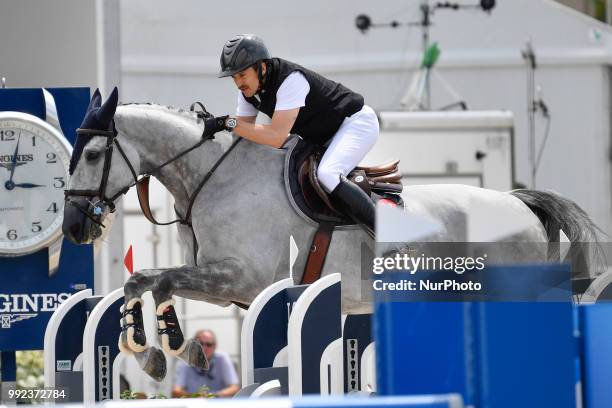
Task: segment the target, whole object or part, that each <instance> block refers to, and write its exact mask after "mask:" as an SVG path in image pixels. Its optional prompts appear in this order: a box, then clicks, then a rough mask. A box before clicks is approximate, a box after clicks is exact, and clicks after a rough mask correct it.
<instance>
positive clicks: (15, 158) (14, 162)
mask: <svg viewBox="0 0 612 408" xmlns="http://www.w3.org/2000/svg"><path fill="white" fill-rule="evenodd" d="M19 140H21V130H20V131H19V136H17V146H15V153H14V154H13V160H12V163H13V165H12V166H11V177H10V178H9V180H8V183H9V184H10V183H12V182H13V174H15V167H17V155H18V154H19Z"/></svg>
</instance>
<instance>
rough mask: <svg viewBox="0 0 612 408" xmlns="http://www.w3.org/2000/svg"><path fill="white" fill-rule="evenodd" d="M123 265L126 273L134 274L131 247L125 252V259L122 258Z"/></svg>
mask: <svg viewBox="0 0 612 408" xmlns="http://www.w3.org/2000/svg"><path fill="white" fill-rule="evenodd" d="M123 264H124V265H125V267H126V268H127V270H128V272H129V273H130V275H131V274H133V273H134V257H133V255H132V246H131V245H130V248H129V249H128V250H127V253H126V254H125V258H123Z"/></svg>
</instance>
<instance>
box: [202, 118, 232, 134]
mask: <svg viewBox="0 0 612 408" xmlns="http://www.w3.org/2000/svg"><path fill="white" fill-rule="evenodd" d="M228 117H229V115H225V116H217V117H216V118H213V117H210V118H207V119H204V134H203V136H204V137H207V138H208V137H212V136H213V135H214V134H215V133H217V132H220V131H222V130H228V129H227V127H226V126H225V120H226V119H227V118H228Z"/></svg>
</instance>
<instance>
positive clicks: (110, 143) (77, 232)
mask: <svg viewBox="0 0 612 408" xmlns="http://www.w3.org/2000/svg"><path fill="white" fill-rule="evenodd" d="M117 101H118V92H117V88H115V89H114V90H113V92H112V93H111V95H110V96H109V98H108V100H107V101H106V102H104V104H102V103H101V102H102V100H101V96H100V92H99V91H98V90H96V92H94V94H93V96H92V98H91V101H90V102H89V106H88V108H87V112H86V114H85V119H83V123H82V124H81V127H80V128H79V129H77V135H78V136H77V140H76V143H75V146H74V150H73V153H72V158H71V161H70V170H69V173H70V181H69V184H68V190H66V203H65V204H66V205H65V206H64V224H63V231H64V235H65V236H66V237H67V238H68V239H70V240H71V241H72V242H74V243H77V244H86V243H90V242H92V241H94V240H95V239H97V238H99V237H100V236H101V235H102V227H103V226H104V224H103V223H104V220H105V219H106V218H107V216H108V215H109V213H111V212H114V210H115V205H114V201H115V200H116V199H118V198H119V197H120V196H121V195H122V194H125V193H126V192H127V190H128V189H129V188H130V187H131V186H132V185H133V184H134V183H135V180H136V178H137V175H138V171H139V165H140V160H139V156H138V154H137V152H136V150H135V149H134V148H133V147H132V146H131V145H129V143H127V142H124V141H123V139H122V142H123V143H121V144H120V143H119V140H118V136H119V133H118V132H117V128H116V127H115V121H114V119H113V118H114V115H115V110H116V109H117Z"/></svg>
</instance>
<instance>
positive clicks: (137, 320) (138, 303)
mask: <svg viewBox="0 0 612 408" xmlns="http://www.w3.org/2000/svg"><path fill="white" fill-rule="evenodd" d="M142 304H143V301H142V299H141V298H133V299H130V300H129V301H128V303H127V305H124V307H123V309H124V310H123V311H122V316H123V318H122V319H121V336H120V338H119V349H120V350H121V351H123V349H124V348H127V349H129V350H131V351H134V352H136V353H142V352H143V351H145V350H146V349H147V348H148V346H147V336H146V334H145V330H144V323H143V320H142Z"/></svg>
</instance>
